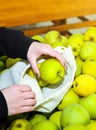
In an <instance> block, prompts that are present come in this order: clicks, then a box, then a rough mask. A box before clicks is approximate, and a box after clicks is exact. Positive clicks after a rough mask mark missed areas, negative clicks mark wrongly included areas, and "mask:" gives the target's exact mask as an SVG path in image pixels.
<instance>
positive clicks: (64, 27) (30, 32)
mask: <svg viewBox="0 0 96 130" xmlns="http://www.w3.org/2000/svg"><path fill="white" fill-rule="evenodd" d="M89 26H96V20H94V21H85V22H81V23H73V24H67V25H55V26H47V27H40V28H37V29H36V28H35V29H34V28H33V29H30V30H23V31H24V33H25V34H26V35H28V36H32V35H35V34H43V33H46V32H48V31H50V30H58V31H59V32H64V31H67V30H69V29H79V28H82V27H89Z"/></svg>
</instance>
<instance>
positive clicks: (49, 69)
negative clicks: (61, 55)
mask: <svg viewBox="0 0 96 130" xmlns="http://www.w3.org/2000/svg"><path fill="white" fill-rule="evenodd" d="M65 72H66V71H65V68H64V67H63V66H62V65H61V63H60V62H59V61H58V60H56V59H55V58H49V59H46V60H45V61H44V62H43V63H42V64H41V66H40V76H41V79H43V80H44V81H46V82H47V83H49V84H57V83H59V82H60V81H62V80H63V79H64V75H65Z"/></svg>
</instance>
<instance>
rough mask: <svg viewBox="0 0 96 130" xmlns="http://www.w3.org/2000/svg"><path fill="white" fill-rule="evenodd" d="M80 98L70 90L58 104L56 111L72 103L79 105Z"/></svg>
mask: <svg viewBox="0 0 96 130" xmlns="http://www.w3.org/2000/svg"><path fill="white" fill-rule="evenodd" d="M79 101H80V97H79V96H78V95H77V94H76V93H75V92H74V91H73V88H70V89H69V90H68V92H67V93H66V94H65V96H64V97H63V99H62V101H61V102H60V104H59V105H58V106H57V109H58V110H63V109H64V108H65V107H66V106H68V105H69V104H73V103H79Z"/></svg>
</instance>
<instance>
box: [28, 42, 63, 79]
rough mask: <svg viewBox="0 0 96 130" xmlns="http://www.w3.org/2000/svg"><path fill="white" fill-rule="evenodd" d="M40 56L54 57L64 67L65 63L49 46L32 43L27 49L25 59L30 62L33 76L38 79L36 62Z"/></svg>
mask: <svg viewBox="0 0 96 130" xmlns="http://www.w3.org/2000/svg"><path fill="white" fill-rule="evenodd" d="M41 55H48V56H51V57H55V58H56V59H57V60H59V61H60V63H61V64H62V65H63V66H65V61H64V59H63V57H62V56H61V54H60V53H59V52H57V51H56V50H54V49H53V48H52V47H51V46H50V45H49V44H43V43H39V42H32V44H31V45H30V47H29V49H28V53H27V59H28V61H29V62H30V64H31V66H32V69H33V71H34V72H35V74H36V75H37V76H38V78H39V77H40V73H39V69H38V67H37V60H38V58H39V57H40V56H41Z"/></svg>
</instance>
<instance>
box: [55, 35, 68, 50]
mask: <svg viewBox="0 0 96 130" xmlns="http://www.w3.org/2000/svg"><path fill="white" fill-rule="evenodd" d="M60 37H61V38H59V39H58V40H57V41H56V42H55V43H54V44H53V45H52V47H53V48H55V47H57V46H64V47H67V46H68V38H67V37H65V36H63V35H61V36H60Z"/></svg>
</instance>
